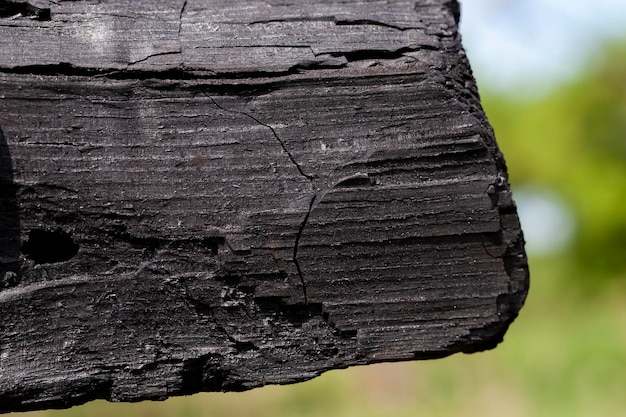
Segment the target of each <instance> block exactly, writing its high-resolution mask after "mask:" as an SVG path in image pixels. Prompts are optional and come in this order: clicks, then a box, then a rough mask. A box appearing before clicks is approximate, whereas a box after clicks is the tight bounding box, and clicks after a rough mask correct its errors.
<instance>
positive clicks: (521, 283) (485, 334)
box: [460, 183, 529, 353]
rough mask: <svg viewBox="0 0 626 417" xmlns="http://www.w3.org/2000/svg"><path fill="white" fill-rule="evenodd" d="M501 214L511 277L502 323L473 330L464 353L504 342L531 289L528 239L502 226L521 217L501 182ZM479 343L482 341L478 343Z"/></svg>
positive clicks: (501, 299)
mask: <svg viewBox="0 0 626 417" xmlns="http://www.w3.org/2000/svg"><path fill="white" fill-rule="evenodd" d="M502 193H504V194H508V198H504V199H502V198H500V196H501V194H502ZM497 194H498V196H499V197H498V200H496V202H497V204H498V214H499V216H500V219H501V232H500V234H499V235H500V236H499V240H500V241H503V242H505V243H506V250H505V252H504V254H503V255H502V256H501V259H502V262H503V265H504V270H505V272H506V274H507V275H508V278H509V287H508V292H506V293H504V294H500V295H499V296H498V297H497V298H496V305H497V316H498V321H495V322H493V323H491V324H489V325H487V326H485V327H483V328H479V329H473V330H470V333H469V335H468V336H467V337H466V338H464V339H463V342H462V343H465V342H470V344H469V345H467V346H464V347H463V349H461V350H460V351H461V352H463V353H474V352H480V351H484V350H490V349H493V348H495V347H496V346H497V345H498V344H500V343H501V342H502V341H503V340H504V335H505V334H506V332H507V330H508V328H509V326H510V325H511V323H513V321H514V320H515V319H516V318H517V316H518V314H519V311H520V310H521V308H522V306H523V305H524V302H525V300H526V296H527V293H528V287H529V271H528V262H527V258H526V252H525V251H524V236H523V233H522V230H521V229H519V228H515V227H514V228H512V229H511V228H509V227H507V226H506V225H504V224H502V218H503V216H507V215H515V216H517V213H516V209H515V204H514V203H513V201H512V200H510V190H509V188H508V184H506V183H500V190H499V192H498V193H497ZM507 234H512V239H511V238H509V240H507V237H506V235H507ZM476 341H479V342H476Z"/></svg>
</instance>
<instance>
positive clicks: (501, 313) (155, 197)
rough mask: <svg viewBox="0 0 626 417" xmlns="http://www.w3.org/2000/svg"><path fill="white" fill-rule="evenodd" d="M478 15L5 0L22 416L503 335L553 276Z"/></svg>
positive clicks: (10, 283)
mask: <svg viewBox="0 0 626 417" xmlns="http://www.w3.org/2000/svg"><path fill="white" fill-rule="evenodd" d="M458 19H459V12H458V4H457V3H456V2H455V1H449V0H419V1H417V2H415V1H392V2H387V1H352V2H339V1H330V0H296V1H292V2H289V3H285V2H282V1H278V0H276V1H274V0H266V1H256V0H253V1H245V2H244V1H212V2H208V1H199V0H198V1H192V0H189V1H182V0H176V1H174V0H159V1H150V2H148V1H136V0H133V1H127V0H107V1H71V2H70V1H37V2H32V3H26V2H11V1H0V116H1V119H0V125H1V130H0V162H1V165H0V181H1V182H0V187H1V188H0V204H1V211H0V227H1V228H2V229H1V235H0V262H1V263H0V317H1V324H0V326H1V327H0V411H10V410H27V409H37V408H45V407H68V406H71V405H74V404H79V403H82V402H85V401H88V400H91V399H95V398H106V399H108V400H112V401H135V400H144V399H160V398H166V397H168V396H171V395H181V394H188V393H193V392H198V391H212V390H246V389H249V388H253V387H258V386H261V385H265V384H283V383H291V382H297V381H303V380H306V379H309V378H312V377H314V376H316V375H319V374H320V373H321V372H323V371H326V370H329V369H333V368H344V367H347V366H351V365H358V364H368V363H373V362H381V361H398V360H412V359H427V358H437V357H443V356H446V355H450V354H452V353H455V352H474V351H479V350H484V349H489V348H492V347H494V346H495V345H496V344H497V343H498V342H500V341H501V339H502V337H503V334H504V332H505V331H506V329H507V327H508V325H509V324H510V323H511V322H512V320H513V319H514V318H515V317H516V315H517V313H518V310H519V309H520V308H521V306H522V304H523V301H524V298H525V296H526V291H527V287H528V271H527V265H526V258H525V254H524V249H523V239H522V234H521V231H520V225H519V222H518V218H517V214H516V209H515V205H514V203H513V201H512V198H511V192H510V189H509V185H508V182H507V174H506V167H505V163H504V160H503V157H502V155H501V153H500V152H499V150H498V148H497V145H496V142H495V140H494V137H493V132H492V130H491V128H490V126H489V124H488V122H487V120H486V118H485V115H484V114H483V111H482V109H481V106H480V102H479V97H478V94H477V90H476V86H475V84H474V81H473V78H472V74H471V70H470V67H469V64H468V62H467V59H466V56H465V54H464V52H463V49H462V46H461V42H460V36H459V34H458V31H457V24H458Z"/></svg>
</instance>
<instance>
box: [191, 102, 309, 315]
mask: <svg viewBox="0 0 626 417" xmlns="http://www.w3.org/2000/svg"><path fill="white" fill-rule="evenodd" d="M201 91H202V94H204V95H205V96H206V97H207V98H208V99H209V100H211V102H212V103H213V105H215V107H217V108H219V109H221V110H223V111H225V112H228V113H231V114H240V115H243V116H246V117H247V118H249V119H250V120H253V121H254V122H256V123H258V124H259V125H261V126H264V127H265V128H267V129H269V130H270V131H271V132H272V135H274V137H275V138H276V140H277V141H278V143H279V144H280V147H281V149H282V150H283V151H284V152H285V153H286V154H287V156H288V157H289V160H290V161H291V162H292V163H293V165H294V166H295V167H296V169H297V170H298V172H299V173H300V174H301V175H302V176H303V177H305V178H306V179H307V180H308V181H309V182H310V183H311V187H312V188H314V187H313V178H314V177H313V175H310V174H306V173H305V172H304V171H303V170H302V167H301V166H300V164H298V162H297V161H296V159H295V158H294V156H293V155H292V154H291V152H289V150H288V149H287V146H286V145H285V142H283V141H282V139H281V138H280V137H279V136H278V134H277V133H276V130H275V129H274V128H273V127H272V126H270V125H268V124H267V123H263V122H262V121H260V120H259V119H258V118H256V117H255V116H253V115H251V114H250V113H247V112H244V111H239V110H231V109H227V108H225V107H223V106H221V105H220V104H218V103H217V102H216V101H215V99H214V98H213V97H212V96H211V95H210V94H208V93H207V92H206V91H204V90H201ZM316 197H317V194H314V195H313V197H312V198H311V201H310V202H309V208H308V210H307V212H306V214H305V216H304V219H303V220H302V223H300V226H299V228H298V233H297V234H296V240H295V242H294V245H293V256H292V261H293V263H294V265H295V267H296V271H297V273H298V277H299V278H300V284H301V285H302V292H303V296H304V304H305V305H306V306H307V309H308V306H309V300H308V297H307V292H306V282H305V281H304V274H303V273H302V268H301V267H300V262H299V261H298V256H297V255H298V246H299V244H300V239H301V238H302V233H303V232H304V227H305V226H306V223H307V221H308V220H309V216H310V214H311V211H312V210H313V203H314V202H315V200H316ZM310 314H311V312H310V311H309V315H310Z"/></svg>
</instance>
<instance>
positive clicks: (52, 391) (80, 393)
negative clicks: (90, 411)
mask: <svg viewBox="0 0 626 417" xmlns="http://www.w3.org/2000/svg"><path fill="white" fill-rule="evenodd" d="M109 372H110V370H103V374H104V375H103V374H101V375H100V376H97V377H89V378H83V379H78V380H72V381H70V382H67V383H64V384H61V385H57V384H56V383H54V382H53V383H50V384H48V385H49V386H46V385H44V384H42V385H40V386H39V387H35V388H26V389H21V388H19V387H18V388H16V389H15V390H14V391H11V392H5V393H4V394H3V395H0V404H2V413H10V412H24V411H37V410H42V409H56V410H61V409H66V408H69V407H73V406H75V405H79V404H84V403H86V402H89V401H93V400H100V399H106V400H110V399H111V393H112V391H113V379H112V378H110V377H107V375H106V374H108V373H109ZM24 398H37V400H32V401H25V400H24Z"/></svg>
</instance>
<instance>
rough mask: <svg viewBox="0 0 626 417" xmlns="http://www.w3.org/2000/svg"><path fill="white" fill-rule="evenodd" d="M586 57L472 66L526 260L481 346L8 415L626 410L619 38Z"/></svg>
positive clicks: (624, 145) (625, 99) (625, 83)
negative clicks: (508, 84) (498, 334)
mask: <svg viewBox="0 0 626 417" xmlns="http://www.w3.org/2000/svg"><path fill="white" fill-rule="evenodd" d="M465 7H466V8H470V7H472V2H467V4H466V5H465ZM468 50H469V52H471V49H468ZM586 57H587V58H586V63H585V64H583V65H579V66H577V67H576V68H575V71H570V73H569V75H568V76H567V77H563V79H561V80H556V81H554V82H551V83H549V85H548V86H546V83H545V80H540V81H541V83H540V84H541V88H540V89H537V92H534V93H532V92H531V93H529V91H530V90H532V85H533V84H532V80H530V81H529V80H526V81H524V82H525V83H526V84H525V87H524V88H520V87H519V86H518V87H516V88H511V89H508V90H507V89H506V88H504V89H503V88H501V86H498V87H496V86H495V85H493V84H491V83H490V80H489V79H488V77H486V78H481V76H480V71H477V78H478V82H479V87H480V90H481V96H482V99H483V105H484V108H485V110H486V113H487V115H488V117H489V119H490V121H491V123H492V125H493V126H494V129H495V131H496V136H497V139H498V142H499V144H500V147H501V148H502V150H503V152H504V155H505V157H506V160H507V163H508V167H509V174H510V182H511V183H512V186H513V190H514V195H515V197H516V200H517V201H518V204H519V208H520V214H521V215H522V223H523V227H524V229H525V233H526V234H527V240H528V246H527V249H528V252H529V255H530V261H529V263H530V267H531V292H530V294H529V297H528V299H527V302H526V305H525V307H524V308H523V310H522V312H521V314H520V316H519V318H518V319H517V320H516V322H515V323H513V325H512V326H511V328H510V330H509V332H508V333H507V335H506V338H505V341H504V342H503V343H502V344H501V345H500V346H499V347H498V348H496V349H495V350H492V351H489V352H483V353H478V354H472V355H455V356H452V357H449V358H446V359H442V360H435V361H425V362H405V363H395V364H379V365H372V366H366V367H357V368H351V369H348V370H341V371H331V372H328V373H326V374H324V375H322V376H321V377H319V378H317V379H314V380H312V381H309V382H305V383H300V384H296V385H291V386H283V387H276V386H271V387H265V388H260V389H256V390H253V391H249V392H245V393H226V394H223V393H207V394H198V395H193V396H190V397H182V398H172V399H169V400H167V401H164V402H144V403H138V404H111V403H107V402H105V401H95V402H92V403H89V404H86V405H84V406H80V407H74V408H72V409H69V410H62V411H42V412H33V413H19V414H18V413H16V414H12V415H15V416H17V415H23V416H32V417H35V416H37V417H44V416H45V417H83V416H94V417H95V416H102V417H104V416H107V417H108V416H110V415H115V416H117V417H121V416H138V417H139V416H151V417H158V416H173V415H176V416H189V417H194V416H207V417H208V416H224V415H229V416H240V417H243V416H255V417H263V416H268V417H269V416H271V417H280V416H310V417H313V416H320V417H321V416H324V417H330V416H358V417H367V416H398V417H402V416H481V417H488V416H498V417H499V416H502V415H505V416H507V417H514V416H546V417H548V416H549V417H556V416H567V417H575V416H603V417H611V416H615V417H617V416H626V302H625V301H626V209H625V203H626V38H624V39H622V40H620V39H616V38H615V37H613V38H611V39H610V40H609V41H606V42H605V43H604V44H602V46H600V47H599V46H597V45H596V46H594V47H593V48H592V52H591V53H589V54H588V55H586ZM470 59H472V55H471V53H470ZM472 62H474V61H472ZM491 65H493V66H496V67H497V66H498V65H499V62H492V63H491ZM539 77H540V75H539ZM529 89H530V90H529Z"/></svg>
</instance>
